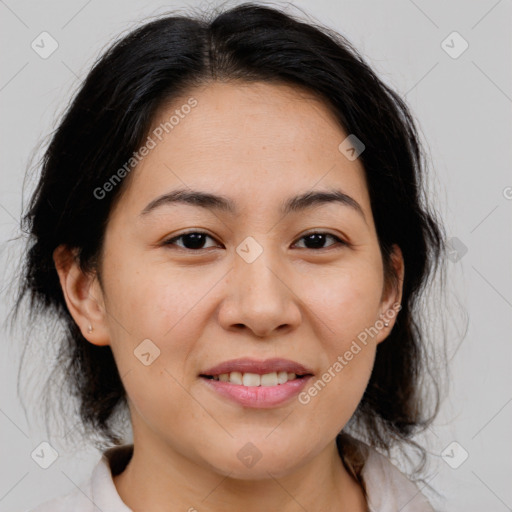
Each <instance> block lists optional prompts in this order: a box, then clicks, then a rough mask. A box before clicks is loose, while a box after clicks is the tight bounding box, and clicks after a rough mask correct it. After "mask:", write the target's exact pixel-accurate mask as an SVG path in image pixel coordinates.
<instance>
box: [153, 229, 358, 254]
mask: <svg viewBox="0 0 512 512" xmlns="http://www.w3.org/2000/svg"><path fill="white" fill-rule="evenodd" d="M191 234H198V235H206V236H207V237H209V238H211V239H212V240H215V239H214V238H213V237H212V236H211V235H209V234H208V233H205V232H204V231H188V232H187V233H182V234H181V235H178V236H175V237H173V238H169V239H168V240H165V241H164V242H163V244H162V245H164V246H171V245H175V244H174V243H173V242H174V241H176V240H179V239H180V238H183V237H185V236H187V235H191ZM311 235H327V236H330V237H331V238H334V239H335V240H336V241H337V242H338V244H339V245H341V246H347V247H348V246H349V245H350V244H349V243H348V242H345V241H344V240H342V239H341V238H339V237H337V236H336V235H333V234H331V233H326V232H324V231H311V232H309V233H306V234H305V235H302V236H301V237H300V238H299V240H302V239H303V238H306V237H308V236H311ZM336 245H337V244H333V245H330V246H328V247H320V248H319V249H308V248H307V247H302V249H307V250H310V251H315V252H318V251H323V250H328V249H330V248H331V247H335V246H336ZM178 247H179V248H180V249H182V250H184V251H190V252H199V251H203V250H206V249H205V248H201V249H188V248H186V247H181V246H178ZM207 249H208V248H207Z"/></svg>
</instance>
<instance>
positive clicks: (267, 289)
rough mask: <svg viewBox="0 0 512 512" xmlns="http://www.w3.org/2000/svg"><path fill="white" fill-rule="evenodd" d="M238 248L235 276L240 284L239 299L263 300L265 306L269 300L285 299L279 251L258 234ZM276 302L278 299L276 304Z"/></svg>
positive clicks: (248, 238)
mask: <svg viewBox="0 0 512 512" xmlns="http://www.w3.org/2000/svg"><path fill="white" fill-rule="evenodd" d="M260 240H261V237H260ZM236 252H237V256H236V258H235V263H234V267H235V268H234V273H235V275H234V276H233V277H234V279H235V280H236V282H237V283H239V284H240V287H238V292H239V293H240V295H239V299H240V300H241V301H245V302H247V301H249V302H254V301H256V302H262V304H261V306H260V308H262V309H263V308H264V307H265V300H266V301H267V302H268V301H272V302H275V301H276V300H277V301H279V302H281V301H282V299H283V297H282V295H283V293H284V290H283V284H282V282H281V280H279V279H278V278H277V277H276V273H278V272H279V269H280V268H281V265H280V262H279V257H278V255H277V254H276V253H277V251H276V250H275V249H272V248H271V247H270V246H269V244H266V246H265V247H264V246H263V245H262V244H261V243H260V242H258V241H257V240H256V239H255V238H253V237H247V238H246V239H245V240H244V241H243V242H242V243H240V244H239V246H238V247H237V248H236ZM253 306H254V304H253ZM275 306H276V304H275V303H274V304H273V307H275Z"/></svg>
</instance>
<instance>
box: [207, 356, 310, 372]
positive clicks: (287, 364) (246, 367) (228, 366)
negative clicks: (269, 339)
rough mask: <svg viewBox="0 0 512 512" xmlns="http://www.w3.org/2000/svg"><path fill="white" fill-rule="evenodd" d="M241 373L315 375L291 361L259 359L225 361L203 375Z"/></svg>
mask: <svg viewBox="0 0 512 512" xmlns="http://www.w3.org/2000/svg"><path fill="white" fill-rule="evenodd" d="M231 372H240V373H257V374H260V375H263V374H265V373H272V372H288V373H295V374H296V375H313V371H312V370H310V369H309V368H306V367H305V366H303V365H302V364H300V363H296V362H295V361H291V360H290V359H281V358H274V359H265V360H264V361H261V360H258V359H250V358H247V357H246V358H241V359H231V360H230V361H224V362H223V363H220V364H218V365H216V366H213V367H212V368H209V369H208V370H205V371H204V372H201V375H221V374H223V373H231Z"/></svg>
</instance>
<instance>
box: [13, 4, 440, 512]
mask: <svg viewBox="0 0 512 512" xmlns="http://www.w3.org/2000/svg"><path fill="white" fill-rule="evenodd" d="M422 170H423V167H422V161H421V148H420V145H419V142H418V135H417V132H416V128H415V126H414V122H413V120H412V117H411V115H410V113H409V111H408V109H407V107H406V105H405V104H404V102H403V101H402V100H401V99H400V98H399V96H398V95H397V94H396V93H395V92H393V91H392V90H390V89H389V88H388V87H387V86H386V85H384V84H383V83H382V82H381V81H380V80H379V79H378V78H377V77H376V75H375V74H374V72H373V71H372V70H371V69H370V68H369V67H368V65H367V64H365V62H364V61H363V59H362V58H361V57H360V56H359V55H358V53H357V52H356V50H354V49H353V48H352V47H351V46H350V44H349V43H348V42H347V41H346V40H345V39H343V38H342V37H341V36H340V35H338V34H334V33H331V32H329V31H328V30H327V29H323V28H320V27H316V26H313V25H312V24H309V23H305V22H301V21H298V20H296V19H294V18H292V17H291V16H288V15H286V14H284V13H283V12H280V11H278V10H275V9H271V8H268V7H261V6H256V5H253V4H243V5H241V6H238V7H236V8H234V9H231V10H227V11H225V12H223V13H220V14H218V15H216V16H215V17H214V18H213V19H211V20H206V19H194V18H187V17H184V16H166V17H162V18H160V19H158V20H156V21H153V22H151V23H147V24H146V25H144V26H142V27H140V28H138V29H137V30H135V31H133V32H132V33H130V34H128V35H127V36H126V37H125V38H123V39H122V40H121V41H119V42H117V43H116V44H114V45H113V46H112V47H111V48H110V49H109V50H108V51H107V52H106V53H105V54H104V55H103V56H102V57H101V59H99V61H98V62H97V63H96V64H95V66H94V68H93V69H92V70H91V72H90V73H89V75H88V76H87V78H86V80H85V82H84V83H83V85H82V87H81V89H80V91H79V92H78V94H77V95H76V97H75V98H74V100H73V102H72V104H71V105H70V107H69V109H68V111H67V113H66V115H65V116H64V118H63V120H62V122H61V123H60V125H59V127H58V129H57V130H56V132H55V134H54V136H53V139H52V141H51V144H50V146H49V148H48V150H47V152H46V154H45V158H44V162H43V169H42V174H41V178H40V183H39V187H38V189H37V191H36V192H35V194H34V196H33V198H32V202H31V204H30V206H29V210H28V211H27V213H26V216H25V221H26V223H27V226H28V229H29V231H30V234H31V242H32V243H31V246H30V250H29V251H28V255H27V260H26V262H25V267H24V283H23V286H22V288H21V290H20V294H19V297H18V306H19V304H20V303H21V301H22V300H23V298H24V297H26V296H28V297H30V298H31V306H32V309H33V311H34V312H36V311H41V310H42V311H43V312H45V313H48V314H50V315H54V316H57V317H59V318H60V319H61V320H62V322H63V324H64V325H65V327H66V331H65V336H64V338H63V339H62V343H63V345H62V346H63V353H64V354H65V355H66V356H65V357H66V358H67V359H65V361H66V365H65V366H64V368H63V367H62V364H61V367H60V371H65V372H66V374H67V376H68V382H69V384H70V386H71V389H72V391H73V392H74V393H75V394H76V395H77V396H78V397H79V400H80V412H81V418H82V420H83V424H84V429H85V430H87V429H89V431H91V432H94V433H100V434H101V435H103V436H104V439H105V440H106V441H107V443H106V444H107V445H110V446H105V444H103V445H102V449H103V450H104V453H103V456H102V457H101V459H100V460H99V461H98V464H97V466H96V467H95V469H94V471H93V474H92V475H91V478H90V480H89V481H88V482H86V483H85V484H84V486H83V487H82V489H83V492H82V491H80V490H78V489H77V490H76V491H75V492H72V493H71V494H68V495H66V496H64V497H60V498H58V499H55V500H53V501H51V502H49V503H46V504H44V505H42V506H41V507H39V508H37V509H36V510H38V511H39V512H43V511H44V512H50V511H52V512H56V511H64V510H73V511H77V512H78V511H85V510H87V511H88V510H91V511H92V510H97V509H100V510H104V511H107V510H108V511H109V512H118V511H119V512H120V511H128V510H133V511H142V510H144V511H153V510H154V511H157V510H189V511H192V510H198V511H220V510H223V511H230V510H240V509H242V508H243V509H244V510H248V511H260V510H281V511H285V512H288V511H296V510H309V511H320V510H322V511H323V510H343V511H350V512H359V511H367V510H370V511H372V512H385V511H395V512H396V510H403V511H413V510H414V511H431V510H433V508H432V506H431V505H430V504H429V503H428V501H427V499H426V498H425V497H424V496H423V494H422V493H421V492H420V490H419V487H418V486H417V485H416V484H415V483H414V482H413V481H412V480H409V479H408V478H407V477H406V476H405V474H403V473H401V472H400V471H399V470H398V469H397V468H396V467H395V466H394V465H393V464H392V463H391V462H390V461H389V460H388V458H387V457H386V456H385V455H383V453H381V452H384V453H388V454H389V450H390V449H391V448H392V447H393V446H394V445H397V444H398V445H404V443H409V444H414V443H413V441H412V439H411V437H412V435H413V434H415V433H416V432H418V431H419V430H420V428H422V427H423V428H424V427H425V426H427V425H428V424H429V422H430V421H431V420H432V418H426V417H425V406H426V404H425V403H424V401H422V397H421V393H420V390H419V389H418V386H419V381H420V377H421V375H422V370H423V368H424V365H425V358H424V351H423V348H424V347H423V338H422V333H421V332H420V331H419V329H418V328H417V323H416V321H417V311H416V309H415V305H416V304H417V301H418V299H419V298H420V295H421V292H422V290H423V288H424V286H425V284H426V282H427V280H428V278H429V276H431V275H433V273H434V270H435V269H436V268H437V266H438V264H439V262H440V261H441V253H442V238H443V237H442V227H441V226H440V224H439V223H438V221H437V220H436V219H435V216H434V215H433V213H432V212H431V211H430V210H429V208H428V206H427V205H425V204H423V201H422V200H421V191H422V189H421V180H422ZM123 410H128V411H129V417H130V423H131V427H132V431H133V443H129V444H128V443H126V441H125V440H124V438H123V435H122V434H121V433H120V432H119V426H120V422H119V415H118V413H119V411H121V412H122V411H123ZM349 427H352V429H351V430H350V428H349ZM349 430H350V431H351V434H350V433H349ZM112 445H116V446H112ZM106 448H108V449H106ZM376 448H380V449H381V450H380V451H378V450H377V449H376Z"/></svg>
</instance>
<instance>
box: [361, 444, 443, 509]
mask: <svg viewBox="0 0 512 512" xmlns="http://www.w3.org/2000/svg"><path fill="white" fill-rule="evenodd" d="M367 454H368V455H367V459H366V462H365V464H364V466H363V470H362V473H361V474H362V478H363V481H364V483H365V486H366V490H367V493H368V504H369V506H370V511H371V512H388V511H389V512H391V511H393V512H394V511H396V510H401V511H402V512H435V510H434V508H433V507H432V505H431V504H430V503H429V501H428V500H427V498H426V497H425V496H424V495H423V494H422V493H421V490H420V489H419V487H418V486H417V485H416V483H414V482H413V481H412V480H410V479H409V478H408V477H407V476H406V475H405V474H404V473H402V472H401V471H400V470H399V469H398V468H397V467H396V466H395V465H394V464H393V463H392V462H391V461H390V460H389V459H388V458H387V457H385V456H384V455H382V454H381V453H379V452H378V451H377V450H376V449H375V448H373V447H369V446H368V449H367Z"/></svg>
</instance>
